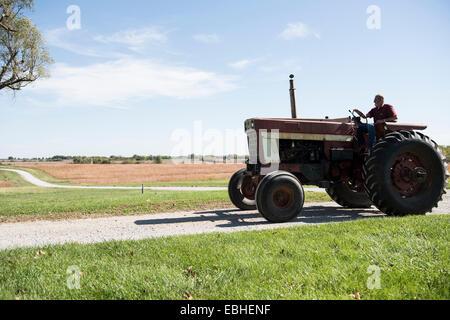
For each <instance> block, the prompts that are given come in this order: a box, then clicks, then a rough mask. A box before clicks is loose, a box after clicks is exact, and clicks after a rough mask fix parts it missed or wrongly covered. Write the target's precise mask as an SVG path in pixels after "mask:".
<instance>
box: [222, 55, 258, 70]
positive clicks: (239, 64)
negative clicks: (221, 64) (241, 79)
mask: <svg viewBox="0 0 450 320" xmlns="http://www.w3.org/2000/svg"><path fill="white" fill-rule="evenodd" d="M262 60H264V59H263V58H257V59H243V60H239V61H236V62H232V63H229V64H228V66H230V67H231V68H233V69H238V70H242V69H245V68H247V67H249V66H251V65H253V64H256V63H258V62H260V61H262Z"/></svg>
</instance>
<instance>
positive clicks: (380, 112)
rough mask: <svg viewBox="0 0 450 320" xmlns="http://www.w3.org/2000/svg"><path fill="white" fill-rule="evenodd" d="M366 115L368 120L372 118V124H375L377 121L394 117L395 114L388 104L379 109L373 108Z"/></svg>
mask: <svg viewBox="0 0 450 320" xmlns="http://www.w3.org/2000/svg"><path fill="white" fill-rule="evenodd" d="M367 115H368V116H369V118H373V120H374V122H375V123H376V122H377V121H378V120H384V119H388V118H392V117H396V116H397V113H396V112H395V110H394V107H393V106H391V105H390V104H385V105H383V106H382V107H380V108H377V107H375V108H373V109H372V110H370V112H369V113H368V114H367Z"/></svg>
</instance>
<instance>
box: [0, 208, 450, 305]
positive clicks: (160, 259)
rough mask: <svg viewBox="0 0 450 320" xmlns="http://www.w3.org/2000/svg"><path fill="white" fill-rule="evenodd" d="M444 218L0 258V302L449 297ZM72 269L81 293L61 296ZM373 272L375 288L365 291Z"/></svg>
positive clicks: (24, 252) (63, 248)
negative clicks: (38, 300) (377, 269)
mask: <svg viewBox="0 0 450 320" xmlns="http://www.w3.org/2000/svg"><path fill="white" fill-rule="evenodd" d="M449 222H450V217H449V216H446V215H444V216H426V217H424V216H420V217H406V218H381V217H380V218H371V219H364V220H359V221H356V222H345V223H339V224H326V225H316V226H305V227H295V228H287V229H277V230H269V231H253V232H240V233H232V234H208V235H195V236H181V237H169V238H161V239H153V240H143V241H126V242H108V243H102V244H95V245H77V244H67V245H59V246H49V247H44V248H40V249H37V248H34V249H17V250H11V251H1V252H0V299H355V298H360V299H443V300H448V299H449V298H450V290H449V289H450V287H449V284H450V283H449V281H450V275H449V272H450V269H449V254H448V247H449V240H450V239H449V233H448V228H449ZM70 266H76V267H75V268H79V272H78V271H77V277H78V276H79V279H80V280H79V285H80V289H74V290H69V288H68V287H67V285H66V284H67V282H68V279H69V283H72V284H74V283H75V282H74V279H75V278H74V276H73V275H72V278H69V277H70V276H71V274H70V273H69V274H68V273H67V270H68V268H69V267H70ZM370 266H374V267H372V268H375V269H376V268H379V271H380V272H379V276H380V277H379V280H380V281H379V284H380V286H379V289H373V287H371V288H372V289H369V288H368V283H369V284H370V283H372V284H375V285H376V282H372V280H373V279H374V276H375V274H374V273H373V271H371V272H369V273H368V270H369V271H370V270H375V269H368V268H369V267H370Z"/></svg>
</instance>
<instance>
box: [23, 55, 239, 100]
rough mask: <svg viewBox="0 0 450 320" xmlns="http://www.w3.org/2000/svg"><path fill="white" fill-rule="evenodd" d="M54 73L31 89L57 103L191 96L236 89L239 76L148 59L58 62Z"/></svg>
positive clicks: (188, 97)
mask: <svg viewBox="0 0 450 320" xmlns="http://www.w3.org/2000/svg"><path fill="white" fill-rule="evenodd" d="M51 73H52V77H51V78H49V79H44V80H41V81H39V82H38V83H36V84H35V85H34V86H33V87H31V90H33V91H34V93H36V97H38V96H42V97H46V99H52V101H53V102H52V105H57V106H77V105H82V106H86V105H93V106H106V107H127V106H129V105H130V103H133V102H135V101H139V100H145V99H151V98H155V97H171V98H178V99H190V98H199V97H204V96H210V95H213V94H216V93H220V92H225V91H229V90H233V89H235V88H236V85H235V80H236V78H235V77H231V76H223V75H218V74H215V73H212V72H205V71H201V70H197V69H194V68H188V67H174V66H169V65H165V64H158V63H155V62H153V61H151V60H145V59H131V58H124V59H119V60H115V61H109V62H105V63H98V64H93V65H87V66H83V67H71V66H68V65H67V64H63V63H58V64H55V65H54V66H53V68H52V70H51ZM39 100H40V99H39Z"/></svg>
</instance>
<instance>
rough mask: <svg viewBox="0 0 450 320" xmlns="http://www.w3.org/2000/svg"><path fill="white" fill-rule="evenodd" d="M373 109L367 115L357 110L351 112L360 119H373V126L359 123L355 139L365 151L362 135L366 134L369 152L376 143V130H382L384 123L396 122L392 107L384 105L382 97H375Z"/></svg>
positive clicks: (395, 114)
mask: <svg viewBox="0 0 450 320" xmlns="http://www.w3.org/2000/svg"><path fill="white" fill-rule="evenodd" d="M374 103H375V108H373V109H372V110H370V111H369V113H368V114H366V115H365V114H363V113H362V112H361V111H359V110H358V109H355V110H353V112H355V113H357V114H358V115H359V116H360V117H361V118H363V119H367V118H374V124H371V123H367V124H365V123H361V124H360V125H359V127H358V131H357V134H356V137H357V139H358V144H359V146H360V147H361V148H363V149H365V145H366V143H365V140H364V133H367V134H368V136H369V139H368V140H369V141H368V144H369V150H370V149H372V148H373V146H374V145H375V143H376V128H377V127H378V128H380V127H381V128H383V127H384V124H385V123H386V122H391V121H396V120H397V119H398V118H397V113H396V112H395V110H394V107H393V106H391V105H390V104H385V103H384V97H383V96H382V95H377V96H376V97H375V100H374Z"/></svg>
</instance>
